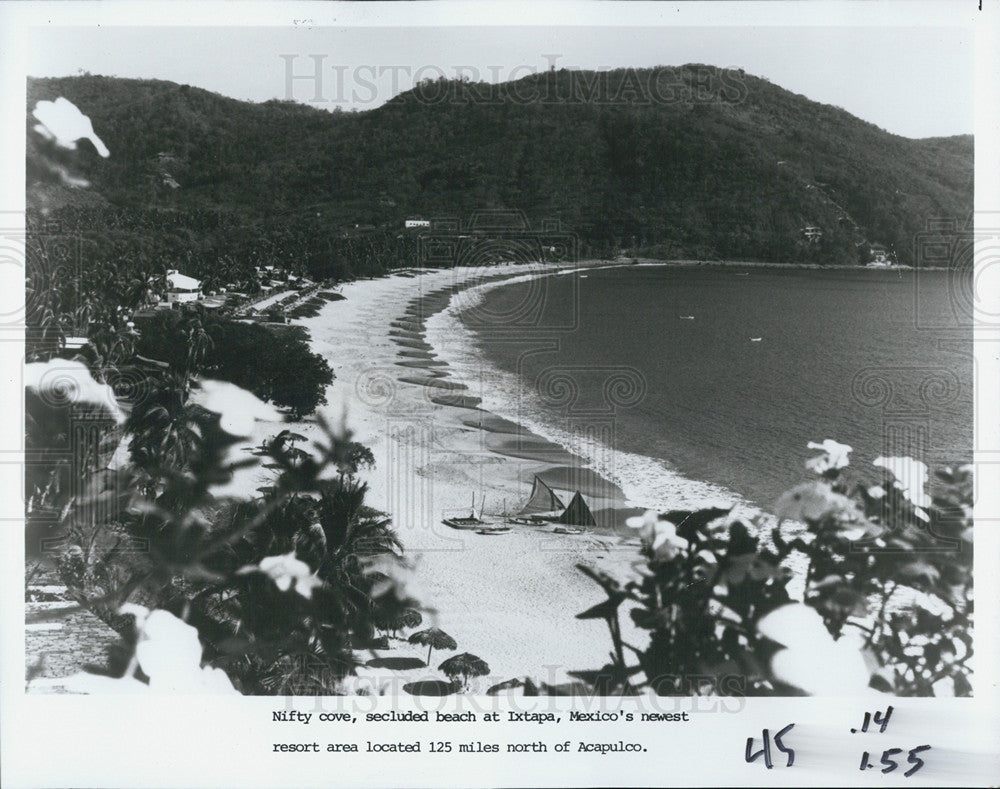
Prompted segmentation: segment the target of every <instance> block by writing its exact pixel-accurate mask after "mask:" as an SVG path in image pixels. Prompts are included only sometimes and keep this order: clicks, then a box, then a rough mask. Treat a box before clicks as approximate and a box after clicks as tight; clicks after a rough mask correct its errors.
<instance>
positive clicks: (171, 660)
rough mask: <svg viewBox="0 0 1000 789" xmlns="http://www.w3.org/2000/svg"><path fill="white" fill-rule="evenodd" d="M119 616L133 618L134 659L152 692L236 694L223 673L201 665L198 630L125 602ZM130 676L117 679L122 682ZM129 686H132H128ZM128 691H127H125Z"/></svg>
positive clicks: (159, 611) (167, 614) (157, 611)
mask: <svg viewBox="0 0 1000 789" xmlns="http://www.w3.org/2000/svg"><path fill="white" fill-rule="evenodd" d="M119 613H122V614H131V615H132V616H134V617H135V626H136V630H137V631H138V633H139V640H138V642H137V643H136V646H135V658H136V662H137V663H138V664H139V668H141V669H142V671H143V673H144V674H145V675H146V676H147V677H149V686H148V690H149V692H152V693H227V694H232V693H236V690H235V689H234V688H233V684H232V682H231V681H230V680H229V677H228V676H227V675H226V673H225V672H224V671H222V670H221V669H217V668H212V667H211V666H205V667H204V668H203V667H202V666H201V652H202V647H201V641H200V640H199V638H198V630H197V629H196V628H194V627H192V626H191V625H189V624H188V623H187V622H183V621H181V620H180V619H178V618H177V617H176V616H174V615H173V614H171V613H170V612H169V611H164V610H162V609H154V610H152V611H150V610H149V609H148V608H146V607H145V606H141V605H135V604H133V603H126V604H125V605H123V606H122V607H121V608H120V609H119ZM125 680H131V678H130V677H125V678H122V679H121V680H117V681H119V682H123V681H125ZM129 687H131V686H129ZM126 689H127V688H126Z"/></svg>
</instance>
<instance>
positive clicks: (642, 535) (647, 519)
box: [625, 510, 688, 561]
mask: <svg viewBox="0 0 1000 789" xmlns="http://www.w3.org/2000/svg"><path fill="white" fill-rule="evenodd" d="M625 525H626V526H628V527H629V528H630V529H639V530H640V531H639V539H640V540H641V541H642V544H643V545H645V546H646V547H647V548H649V549H650V550H651V551H652V552H653V556H654V558H656V559H658V560H660V561H669V560H671V559H673V558H674V557H675V556H676V555H677V553H678V552H679V551H683V550H687V548H688V541H687V540H685V539H684V538H683V537H679V536H677V527H676V526H674V524H672V523H671V522H670V521H667V520H661V519H660V516H659V515H658V514H657V513H656V512H655V511H654V510H646V513H645V514H644V515H636V516H633V517H631V518H629V519H628V520H626V521H625Z"/></svg>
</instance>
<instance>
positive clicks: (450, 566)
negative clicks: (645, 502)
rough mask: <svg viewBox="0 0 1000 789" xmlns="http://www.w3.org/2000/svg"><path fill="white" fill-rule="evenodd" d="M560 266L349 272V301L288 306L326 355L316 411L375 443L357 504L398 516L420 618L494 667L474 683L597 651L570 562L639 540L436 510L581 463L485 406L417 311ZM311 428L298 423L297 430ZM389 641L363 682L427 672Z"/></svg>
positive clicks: (629, 548)
mask: <svg viewBox="0 0 1000 789" xmlns="http://www.w3.org/2000/svg"><path fill="white" fill-rule="evenodd" d="M558 271H559V267H555V266H546V267H540V266H537V265H535V266H519V267H514V266H509V267H502V268H501V269H500V270H499V271H496V272H490V273H489V274H487V275H486V276H483V272H482V270H462V269H450V270H445V271H428V272H423V273H420V274H416V275H412V274H411V275H410V276H396V275H390V276H387V277H384V278H379V279H374V280H365V281H361V282H354V283H347V284H345V285H343V286H342V287H341V288H340V292H341V294H342V295H343V296H344V297H345V298H344V299H343V300H340V301H336V302H330V303H328V304H326V305H324V306H323V307H322V308H321V310H320V313H319V314H318V315H316V316H315V317H311V318H305V319H301V320H298V321H296V324H297V325H303V326H304V327H305V328H306V330H307V331H308V333H309V336H310V346H311V347H312V349H313V351H314V352H316V353H320V354H321V355H323V356H324V357H325V358H326V359H327V360H328V361H329V362H330V363H331V366H333V367H334V371H335V375H336V378H335V380H334V382H333V384H332V385H331V387H330V388H329V389H328V392H327V397H328V401H329V404H328V405H327V406H326V407H324V409H323V411H324V415H325V416H327V417H328V418H329V419H330V421H331V422H332V423H334V424H337V423H339V422H340V420H341V419H343V420H344V424H346V426H347V427H348V428H350V429H351V430H352V432H353V433H354V439H355V440H357V441H360V442H362V443H363V444H365V445H366V446H367V447H368V448H369V449H370V450H371V451H372V453H373V455H374V456H375V460H376V463H375V467H374V469H371V470H364V471H363V472H362V473H361V474H360V475H359V476H360V477H361V479H363V480H364V481H365V482H367V483H368V485H369V494H368V497H367V499H366V503H367V504H368V505H369V506H372V507H375V508H376V509H379V510H382V511H384V512H386V513H387V514H388V515H390V517H391V518H392V521H393V527H394V528H395V529H396V531H397V533H398V534H399V537H400V539H401V541H402V542H403V545H404V548H405V552H404V557H406V558H407V559H408V560H409V561H411V562H412V563H413V565H414V569H415V576H416V580H415V582H416V590H417V591H418V593H417V594H416V597H417V598H418V599H419V600H420V601H421V602H422V603H423V604H424V605H425V606H429V607H432V608H433V609H434V610H433V611H428V610H425V616H424V622H423V624H422V625H421V627H428V626H432V625H433V626H440V627H441V628H442V629H444V630H445V631H446V632H448V633H449V634H450V635H452V636H453V637H454V638H455V640H456V641H457V642H458V645H459V646H458V649H459V651H469V652H472V653H474V654H476V655H479V656H480V657H482V658H483V659H484V660H486V662H487V663H488V664H489V665H490V668H491V673H490V676H489V677H488V678H484V679H483V680H482V686H481V687H482V689H485V688H486V687H489V685H490V684H494V683H496V682H501V681H504V680H507V679H511V678H514V677H523V676H525V675H528V676H533V677H535V678H542V679H544V680H545V681H547V682H550V683H559V682H568V681H571V678H570V677H569V676H568V674H567V673H566V672H567V671H571V670H579V669H594V668H599V667H600V666H601V665H603V664H604V662H606V659H607V652H608V649H609V648H610V641H609V639H608V635H607V632H606V626H605V625H604V623H603V622H599V621H597V622H595V621H590V620H577V619H575V614H576V613H579V612H580V611H583V610H584V609H586V608H588V607H589V606H591V605H594V604H596V603H597V602H599V601H600V599H601V597H602V595H603V593H602V592H601V590H600V588H599V587H598V586H597V585H596V584H594V583H593V582H592V581H590V580H589V579H587V578H586V577H585V576H584V575H583V574H582V573H580V572H579V570H577V569H576V567H575V565H576V564H577V563H584V564H588V565H594V564H595V563H597V562H601V563H602V565H601V566H602V568H603V569H605V570H609V571H611V567H614V566H618V567H619V569H621V571H622V572H623V573H624V572H625V568H627V567H628V563H629V562H631V561H633V560H634V559H635V558H636V548H635V544H634V543H633V544H631V545H622V544H621V539H620V537H619V536H618V534H617V533H615V529H613V528H610V527H607V526H606V527H604V528H598V529H595V530H592V531H590V532H584V533H582V534H579V535H561V534H553V533H552V526H551V525H547V526H515V527H514V528H513V529H512V531H511V532H509V533H506V534H503V535H489V536H487V535H478V534H476V533H475V532H468V531H456V530H454V529H451V528H449V527H448V526H445V525H443V524H442V522H441V521H442V518H445V517H449V516H464V515H468V514H469V510H470V506H471V505H472V503H473V500H474V501H475V507H476V511H477V512H479V511H480V509H481V508H483V507H484V502H485V510H486V513H487V515H488V516H493V517H494V519H496V517H499V516H500V515H501V514H502V512H503V510H504V509H505V508H506V509H507V511H508V512H509V513H511V514H513V513H514V512H516V510H517V508H519V507H520V505H521V504H522V503H523V502H524V501H525V500H526V499H527V496H528V492H529V491H530V487H531V483H532V480H533V478H534V475H535V474H540V475H545V474H546V473H548V474H550V475H551V474H556V475H558V474H560V473H566V472H565V469H571V468H574V467H577V468H578V467H579V462H578V460H577V459H576V458H574V457H573V456H572V455H571V454H570V453H569V452H566V450H565V449H564V448H562V447H559V446H556V445H554V444H553V443H552V442H548V441H546V440H545V439H544V438H543V437H541V436H538V435H537V434H533V433H532V432H531V431H530V430H527V429H525V428H524V427H523V426H520V425H518V424H516V423H514V422H512V421H508V420H505V419H502V418H498V417H497V416H495V415H493V414H491V413H490V412H489V411H487V410H484V409H482V408H480V405H481V400H480V398H478V397H476V393H474V392H471V391H469V389H468V388H466V387H467V384H466V383H465V382H463V381H461V380H459V379H458V378H456V376H455V372H456V371H455V370H454V369H453V368H452V367H451V366H450V365H448V364H447V362H446V361H444V360H443V359H441V358H438V354H437V351H436V350H435V349H434V347H433V344H432V343H430V342H428V341H427V339H426V334H425V332H424V324H425V321H427V319H429V318H431V317H432V316H433V315H436V314H439V313H440V312H441V311H442V310H443V309H445V308H447V307H448V306H450V305H451V303H452V299H453V297H454V295H455V294H456V293H459V292H465V291H466V289H467V288H468V287H469V286H470V285H476V284H483V283H484V282H486V283H489V282H494V281H499V280H503V281H506V280H507V279H509V278H511V277H514V276H518V275H522V274H526V273H528V274H531V275H538V274H543V275H544V274H554V273H557V272H558ZM309 428H310V425H309V424H308V423H306V424H305V425H304V426H303V429H304V431H305V434H306V435H308V434H309ZM296 429H298V428H296ZM313 429H315V426H313ZM584 476H588V477H589V479H587V480H583V479H581V478H580V477H579V476H578V477H577V478H576V479H575V480H574V482H589V485H580V487H586V490H584V493H585V494H587V493H590V494H599V495H597V496H594V498H592V501H595V502H599V503H601V504H609V506H611V507H617V508H623V507H625V506H627V500H626V499H625V496H624V494H623V493H621V492H620V491H618V490H617V486H614V485H613V483H610V482H608V481H606V480H602V479H600V478H599V477H598V476H597V475H596V474H592V475H584ZM559 493H560V495H562V491H561V490H560V491H559ZM600 494H603V495H600ZM567 501H568V498H567ZM624 517H625V516H624V515H623V516H622V519H624ZM606 563H607V564H606ZM609 564H610V565H611V567H609ZM629 624H630V623H629ZM633 635H634V636H636V637H641V634H638V633H634V634H633ZM394 643H395V644H396V646H395V648H393V649H390V650H376V651H375V653H374V656H373V659H372V660H371V661H370V662H371V663H372V664H373V665H371V666H369V667H368V668H366V669H365V670H364V671H363V672H362V675H361V678H360V679H359V681H362V680H363V681H365V682H374V683H376V684H378V685H379V686H382V685H388V686H392V687H396V686H398V685H399V684H400V683H404V686H405V684H406V683H408V682H411V681H412V682H419V681H424V680H426V679H427V678H428V674H429V672H430V670H429V669H428V668H427V667H425V666H419V667H417V666H413V667H409V668H401V667H402V666H403V665H408V664H407V663H406V661H407V660H409V661H411V662H412V661H413V660H415V659H416V658H417V657H419V658H420V662H421V663H422V660H423V655H422V653H421V649H420V648H414V647H411V646H410V645H408V644H406V643H405V642H401V641H400V642H394ZM446 657H447V654H442V655H440V656H439V657H438V658H437V659H436V660H434V661H432V665H436V663H437V662H438V660H443V659H444V658H446ZM397 658H398V660H397ZM390 665H394V666H400V668H393V669H391V670H389V669H388V668H387V667H388V666H390ZM430 673H432V672H430Z"/></svg>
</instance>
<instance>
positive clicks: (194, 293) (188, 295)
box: [167, 268, 201, 304]
mask: <svg viewBox="0 0 1000 789" xmlns="http://www.w3.org/2000/svg"><path fill="white" fill-rule="evenodd" d="M200 298H201V280H197V279H195V278H194V277H187V276H185V275H184V274H180V273H178V271H177V269H175V268H172V269H170V270H169V271H168V272H167V303H168V304H184V303H186V302H191V301H198V299H200Z"/></svg>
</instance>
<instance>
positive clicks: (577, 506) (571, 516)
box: [555, 491, 597, 526]
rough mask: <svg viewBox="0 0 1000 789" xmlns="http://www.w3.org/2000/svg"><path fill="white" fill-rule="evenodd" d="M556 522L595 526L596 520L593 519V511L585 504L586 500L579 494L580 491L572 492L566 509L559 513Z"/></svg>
mask: <svg viewBox="0 0 1000 789" xmlns="http://www.w3.org/2000/svg"><path fill="white" fill-rule="evenodd" d="M555 522H556V523H562V524H564V525H566V526H596V525H597V522H596V521H595V520H594V513H592V512H591V511H590V507H588V506H587V502H585V501H584V500H583V496H581V495H580V491H577V492H576V493H574V494H573V500H572V501H570V503H569V506H568V507H567V508H566V511H565V512H563V514H562V515H560V516H559V517H558V518H557V519H556V521H555Z"/></svg>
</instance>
